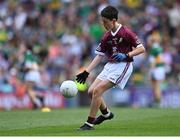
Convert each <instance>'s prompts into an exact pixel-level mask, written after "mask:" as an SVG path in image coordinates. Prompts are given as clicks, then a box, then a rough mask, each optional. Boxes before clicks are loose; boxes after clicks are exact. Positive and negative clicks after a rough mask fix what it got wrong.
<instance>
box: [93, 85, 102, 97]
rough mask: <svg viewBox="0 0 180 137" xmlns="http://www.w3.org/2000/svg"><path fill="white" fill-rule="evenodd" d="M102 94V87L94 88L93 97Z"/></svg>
mask: <svg viewBox="0 0 180 137" xmlns="http://www.w3.org/2000/svg"><path fill="white" fill-rule="evenodd" d="M100 96H101V88H100V87H96V88H94V89H93V92H92V97H93V98H98V97H100Z"/></svg>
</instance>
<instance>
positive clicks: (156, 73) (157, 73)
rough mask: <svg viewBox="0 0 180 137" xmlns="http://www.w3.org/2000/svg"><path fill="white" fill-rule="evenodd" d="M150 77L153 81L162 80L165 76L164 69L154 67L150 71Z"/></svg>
mask: <svg viewBox="0 0 180 137" xmlns="http://www.w3.org/2000/svg"><path fill="white" fill-rule="evenodd" d="M150 75H151V77H152V78H153V79H155V80H164V79H165V76H166V72H165V67H163V66H162V67H156V68H153V69H152V70H151V71H150Z"/></svg>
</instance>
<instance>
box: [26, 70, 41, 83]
mask: <svg viewBox="0 0 180 137" xmlns="http://www.w3.org/2000/svg"><path fill="white" fill-rule="evenodd" d="M25 81H29V82H34V83H35V84H37V85H38V84H40V82H41V75H40V73H39V71H37V70H30V71H29V72H27V73H26V75H25Z"/></svg>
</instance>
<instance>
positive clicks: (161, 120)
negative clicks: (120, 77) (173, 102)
mask: <svg viewBox="0 0 180 137" xmlns="http://www.w3.org/2000/svg"><path fill="white" fill-rule="evenodd" d="M111 110H112V111H113V112H114V114H115V117H114V119H113V120H111V121H106V122H104V123H103V124H101V125H99V126H95V129H96V130H93V131H77V130H76V129H77V128H78V127H79V126H81V125H82V124H83V123H84V122H85V120H86V118H87V115H88V112H89V109H88V108H74V109H60V110H52V112H49V113H43V112H41V111H27V110H26V111H2V112H0V136H3V135H5V136H8V135H16V136H20V135H22V136H31V135H33V136H40V135H42V136H56V135H58V136H126V135H128V136H131V135H133V136H140V135H144V136H149V135H151V136H154V135H156V136H161V135H163V136H174V135H180V109H132V108H112V109H111Z"/></svg>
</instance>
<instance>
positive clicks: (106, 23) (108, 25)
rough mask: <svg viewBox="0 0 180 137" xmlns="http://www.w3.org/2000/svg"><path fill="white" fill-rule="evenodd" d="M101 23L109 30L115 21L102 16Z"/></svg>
mask: <svg viewBox="0 0 180 137" xmlns="http://www.w3.org/2000/svg"><path fill="white" fill-rule="evenodd" d="M101 19H102V23H103V26H104V27H105V29H106V30H111V29H113V28H114V26H115V21H114V20H109V19H107V18H104V17H102V18H101Z"/></svg>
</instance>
